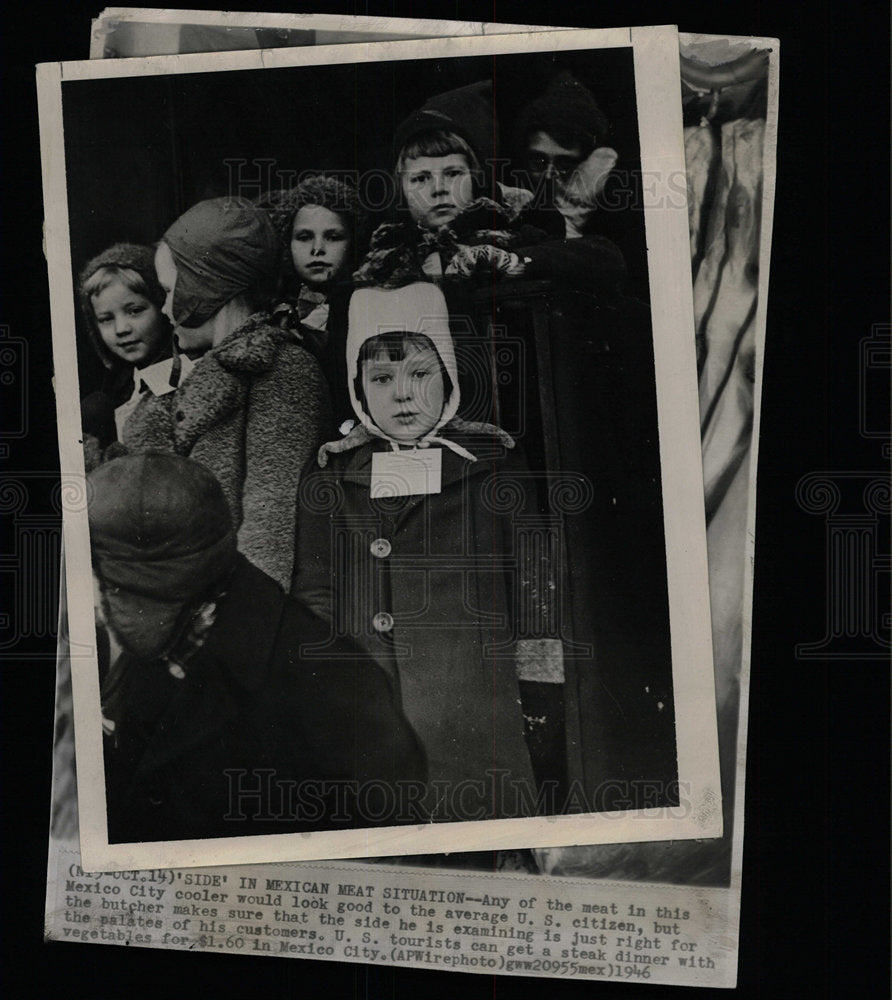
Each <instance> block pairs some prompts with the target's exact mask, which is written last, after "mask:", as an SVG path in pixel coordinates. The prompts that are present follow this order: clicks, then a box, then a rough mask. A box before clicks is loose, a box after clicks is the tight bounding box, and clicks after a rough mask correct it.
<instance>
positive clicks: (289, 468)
mask: <svg viewBox="0 0 892 1000" xmlns="http://www.w3.org/2000/svg"><path fill="white" fill-rule="evenodd" d="M329 409H330V403H329V392H328V388H327V386H326V384H325V380H324V379H323V377H322V373H321V371H320V369H319V365H318V363H317V362H316V360H315V359H314V358H313V357H312V355H311V354H309V352H308V351H306V350H304V348H303V347H300V346H299V345H298V344H296V343H294V341H293V340H292V339H291V338H290V337H289V335H288V333H287V331H284V330H279V329H277V328H276V327H274V326H271V325H270V324H269V320H268V317H267V316H266V314H264V313H257V314H255V315H254V316H251V317H250V318H249V319H248V320H247V321H246V322H245V323H244V324H242V326H241V327H239V328H238V329H237V330H235V331H233V332H232V333H231V334H230V335H229V336H228V337H227V338H226V339H225V340H224V341H223V342H222V343H220V344H218V345H217V346H216V347H213V348H211V350H209V351H208V352H207V354H205V355H204V356H203V357H202V358H200V359H199V360H198V362H196V365H195V368H194V369H193V370H192V372H191V373H190V375H189V377H188V378H187V379H185V380H184V382H183V383H182V384H181V385H180V386H179V387H178V388H177V389H176V390H175V391H174V392H171V393H168V394H167V395H165V396H152V395H150V394H148V393H146V394H145V396H144V397H143V399H141V400H140V402H139V404H138V406H137V408H136V409H135V410H134V412H133V413H132V414H131V416H130V418H129V419H128V421H127V425H126V427H125V431H124V442H123V444H124V446H125V448H126V449H127V450H128V451H131V452H143V451H152V450H161V451H174V452H176V453H177V454H179V455H188V456H190V457H191V458H194V459H195V460H196V461H198V462H201V463H202V464H203V465H205V466H206V467H207V468H208V469H210V471H211V472H213V473H214V475H215V476H216V477H217V479H218V480H219V481H220V484H221V485H222V487H223V492H224V494H225V496H226V499H227V501H228V502H229V507H230V510H231V511H232V516H233V521H234V523H235V524H236V525H237V526H238V547H239V550H240V551H241V552H243V553H244V554H245V555H246V556H247V557H248V559H250V560H251V562H253V563H254V564H255V565H256V566H258V567H260V569H262V570H263V571H264V572H266V573H267V574H269V575H270V576H271V577H272V578H273V579H274V580H276V581H277V582H278V583H280V584H281V585H282V586H284V587H286V588H287V587H288V585H289V584H290V582H291V574H292V570H293V562H294V537H295V523H296V516H297V487H298V482H299V480H300V472H301V469H302V468H303V467H304V465H305V464H306V462H307V460H308V459H309V458H310V457H311V456H312V455H314V454H315V452H316V449H317V448H318V447H319V444H320V443H321V441H322V440H324V439H325V437H326V435H327V434H328V432H329V430H330V426H329V424H330V419H329Z"/></svg>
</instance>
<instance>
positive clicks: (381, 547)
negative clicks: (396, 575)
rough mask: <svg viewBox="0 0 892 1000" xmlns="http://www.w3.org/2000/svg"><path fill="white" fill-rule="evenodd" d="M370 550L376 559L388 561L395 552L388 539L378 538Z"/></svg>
mask: <svg viewBox="0 0 892 1000" xmlns="http://www.w3.org/2000/svg"><path fill="white" fill-rule="evenodd" d="M369 548H370V549H371V552H372V555H373V556H374V557H375V558H376V559H386V558H387V557H388V556H389V555H390V553H391V552H392V551H393V546H392V545H391V544H390V542H388V541H387V539H386V538H376V539H375V540H374V541H373V542H372V544H371V545H370V546H369Z"/></svg>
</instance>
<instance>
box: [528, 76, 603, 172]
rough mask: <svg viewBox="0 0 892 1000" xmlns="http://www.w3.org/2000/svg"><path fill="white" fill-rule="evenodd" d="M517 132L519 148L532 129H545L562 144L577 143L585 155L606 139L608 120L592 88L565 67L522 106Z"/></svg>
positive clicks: (542, 130) (538, 130)
mask: <svg viewBox="0 0 892 1000" xmlns="http://www.w3.org/2000/svg"><path fill="white" fill-rule="evenodd" d="M516 132H517V145H518V149H520V150H523V149H524V148H525V147H526V142H527V140H528V138H529V136H530V133H531V132H546V133H548V135H550V136H551V137H552V138H553V139H554V140H555V141H556V142H559V143H560V144H561V145H562V146H567V147H570V146H579V147H580V148H581V150H582V153H583V155H584V156H588V154H589V153H590V152H591V151H592V150H593V149H595V148H596V147H598V146H601V145H603V144H604V143H605V142H606V141H607V139H608V138H609V135H610V123H609V122H608V120H607V118H606V116H605V115H604V112H603V111H601V109H600V108H599V107H598V102H597V101H596V100H595V98H594V96H593V95H592V92H591V91H590V90H589V89H588V88H587V87H586V86H584V85H583V84H582V83H580V82H579V80H577V79H576V77H575V76H573V74H572V73H570V72H569V70H564V71H562V72H561V73H559V74H558V75H557V76H556V77H555V78H554V79H553V80H552V81H551V83H549V85H548V86H547V87H546V89H545V92H544V93H543V94H541V95H540V96H539V97H537V98H536V99H535V100H534V101H532V102H531V103H530V104H528V105H527V106H526V108H524V109H523V111H522V112H521V113H520V117H519V118H518V121H517V129H516Z"/></svg>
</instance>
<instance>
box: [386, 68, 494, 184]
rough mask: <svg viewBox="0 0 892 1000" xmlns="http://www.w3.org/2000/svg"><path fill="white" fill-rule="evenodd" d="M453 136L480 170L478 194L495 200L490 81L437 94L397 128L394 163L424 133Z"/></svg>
mask: <svg viewBox="0 0 892 1000" xmlns="http://www.w3.org/2000/svg"><path fill="white" fill-rule="evenodd" d="M433 131H444V132H454V133H455V134H456V135H458V136H460V137H461V138H462V139H464V140H465V142H467V144H468V145H469V146H470V147H471V149H472V150H473V152H474V155H475V156H476V157H477V161H478V164H479V166H480V168H481V169H482V170H483V174H484V176H483V179H482V181H481V183H480V189H479V190H478V192H477V193H478V194H485V195H487V196H488V197H494V190H495V188H494V184H495V180H496V178H495V177H494V176H493V170H494V166H495V162H496V158H497V155H498V145H499V143H498V127H497V124H496V116H495V105H494V102H493V93H492V80H481V81H480V82H478V83H472V84H469V85H468V86H467V87H459V88H458V89H457V90H449V91H446V93H443V94H436V95H435V96H433V97H432V98H430V100H428V101H427V102H426V103H425V104H424V105H423V106H422V107H421V108H419V109H418V110H417V111H413V112H412V114H410V115H409V117H408V118H406V119H405V120H404V121H403V122H401V123H400V124H399V126H398V127H397V129H396V132H395V133H394V137H393V162H394V164H396V163H397V162H398V161H399V157H400V153H401V152H402V150H403V149H404V147H405V146H406V145H407V143H409V142H410V141H411V140H412V139H415V138H417V137H418V136H420V135H421V134H422V133H424V132H433Z"/></svg>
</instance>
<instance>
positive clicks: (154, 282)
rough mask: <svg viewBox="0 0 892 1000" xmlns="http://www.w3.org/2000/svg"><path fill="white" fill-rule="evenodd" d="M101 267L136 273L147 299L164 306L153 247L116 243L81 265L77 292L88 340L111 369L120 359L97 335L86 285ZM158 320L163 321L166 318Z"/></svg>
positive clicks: (158, 305)
mask: <svg viewBox="0 0 892 1000" xmlns="http://www.w3.org/2000/svg"><path fill="white" fill-rule="evenodd" d="M103 268H117V269H119V270H127V271H133V272H135V273H136V274H138V275H139V277H140V278H141V279H142V284H143V285H144V287H145V292H144V294H145V296H146V298H147V299H148V300H149V301H150V302H151V303H152V304H153V305H154V306H155V307H156V308H158V309H161V308H162V307H163V305H164V299H165V294H164V289H163V288H162V287H161V285H159V284H158V277H157V275H156V274H155V251H154V249H153V248H152V247H146V246H141V245H140V244H138V243H115V244H114V245H113V246H110V247H109V248H108V249H107V250H103V251H102V253H100V254H97V255H96V256H95V257H93V258H92V260H89V261H88V262H87V263H86V265H85V266H84V267H83V269H82V270H81V273H80V275H79V277H78V295H79V298H80V304H81V309H82V310H83V313H84V318H85V319H86V321H87V329H88V331H89V334H90V343H91V344H92V345H93V349H94V350H95V351H96V353H97V354H98V355H99V359H100V360H101V361H102V363H103V365H105V367H106V368H114V367H116V366H119V365H121V363H122V362H121V361H120V359H119V358H116V357H115V355H113V354H112V353H111V351H109V349H108V348H107V347H106V346H105V344H104V343H103V341H102V337H100V335H99V328H98V327H97V325H96V313H95V311H94V309H93V303H92V302H91V301H90V295H89V294H88V293H87V290H86V287H85V286H86V284H87V282H88V281H89V280H90V278H92V277H93V275H94V274H96V272H97V271H100V270H102V269H103ZM161 322H164V323H166V322H167V319H166V317H165V318H163V319H162V320H161Z"/></svg>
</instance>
